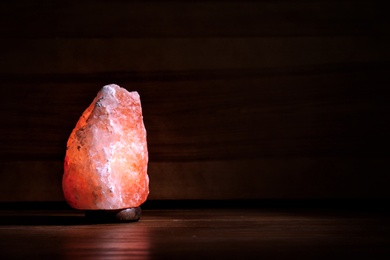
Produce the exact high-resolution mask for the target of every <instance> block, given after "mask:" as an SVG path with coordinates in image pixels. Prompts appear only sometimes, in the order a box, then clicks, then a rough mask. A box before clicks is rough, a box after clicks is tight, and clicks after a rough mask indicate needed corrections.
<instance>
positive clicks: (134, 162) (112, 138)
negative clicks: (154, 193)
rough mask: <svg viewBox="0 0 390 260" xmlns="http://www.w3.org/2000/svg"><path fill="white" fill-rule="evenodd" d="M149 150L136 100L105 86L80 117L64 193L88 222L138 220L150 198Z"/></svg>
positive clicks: (71, 141)
mask: <svg viewBox="0 0 390 260" xmlns="http://www.w3.org/2000/svg"><path fill="white" fill-rule="evenodd" d="M147 164H148V150H147V143H146V130H145V126H144V123H143V117H142V108H141V101H140V97H139V95H138V93H137V92H128V91H127V90H125V89H124V88H121V87H119V86H117V85H114V84H112V85H107V86H104V87H103V88H102V89H101V90H100V91H99V92H98V94H97V96H96V97H95V99H94V100H93V101H92V104H91V105H90V106H89V107H88V108H87V109H86V110H85V111H84V113H83V114H82V115H81V117H80V119H79V121H78V122H77V124H76V127H75V128H74V129H73V131H72V133H71V135H70V137H69V139H68V143H67V150H66V156H65V162H64V175H63V179H62V188H63V192H64V197H65V199H66V201H67V202H68V204H69V205H70V206H72V207H73V208H76V209H82V210H87V212H88V214H87V213H86V216H98V217H99V218H100V217H102V218H106V217H114V218H116V219H117V220H120V221H134V220H138V219H139V215H140V208H139V206H140V205H141V204H142V203H143V202H145V201H146V199H147V196H148V194H149V178H148V175H147Z"/></svg>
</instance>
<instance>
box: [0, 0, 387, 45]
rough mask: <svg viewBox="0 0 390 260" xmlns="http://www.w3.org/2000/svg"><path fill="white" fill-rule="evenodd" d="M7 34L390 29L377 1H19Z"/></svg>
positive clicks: (0, 31) (7, 8)
mask: <svg viewBox="0 0 390 260" xmlns="http://www.w3.org/2000/svg"><path fill="white" fill-rule="evenodd" d="M0 10H1V11H0V24H2V25H3V26H0V37H3V38H4V37H13V38H26V37H27V38H37V37H38V38H46V37H49V38H95V37H98V38H115V37H120V38H164V37H241V36H245V37H248V36H249V37H273V36H276V37H285V36H293V37H295V36H302V35H306V36H317V35H327V36H335V35H382V34H386V35H388V34H389V31H388V29H387V28H388V26H389V19H388V15H387V13H386V12H385V10H386V8H385V7H384V6H383V5H382V4H380V3H379V2H377V1H349V0H342V1H332V0H327V1H305V0H303V1H302V0H300V1H294V2H290V1H220V0H217V1H214V0H209V1H148V2H143V1H110V2H106V1H96V0H94V1H65V2H64V1H50V4H48V3H47V2H45V1H34V3H31V2H30V1H26V0H18V1H12V3H1V5H0Z"/></svg>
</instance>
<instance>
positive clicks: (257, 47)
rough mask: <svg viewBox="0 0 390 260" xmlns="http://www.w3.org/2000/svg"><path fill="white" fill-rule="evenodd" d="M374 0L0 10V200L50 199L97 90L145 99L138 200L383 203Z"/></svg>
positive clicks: (384, 124)
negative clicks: (145, 193)
mask: <svg viewBox="0 0 390 260" xmlns="http://www.w3.org/2000/svg"><path fill="white" fill-rule="evenodd" d="M385 11H386V9H385V8H384V7H383V6H381V5H379V4H378V3H377V2H375V1H368V0H366V1H346V0H342V1H331V0H328V1H321V0H315V1H304V0H301V1H266V0H263V1H238V0H237V1H233V0H231V1H221V0H220V1H217V0H209V1H162V0H161V1H147V2H145V1H27V0H15V1H8V2H1V3H0V37H1V39H0V59H1V62H0V87H1V88H0V90H1V102H0V118H1V128H0V201H61V200H63V197H62V191H61V177H62V170H63V168H62V163H63V162H62V161H63V157H64V154H65V148H66V141H67V138H68V136H69V134H70V132H71V130H72V128H73V127H74V125H75V123H76V122H77V120H78V117H79V116H80V115H81V113H82V112H83V110H84V109H85V108H86V107H87V106H88V105H89V103H90V102H91V101H92V99H93V98H94V96H95V95H96V93H97V92H98V90H99V89H100V88H101V87H102V86H104V85H106V84H109V83H117V84H119V85H121V86H122V87H125V88H127V89H128V90H137V91H138V92H139V93H140V95H141V99H142V103H143V111H144V120H145V125H146V128H147V131H148V146H149V152H150V164H149V176H150V189H151V191H150V199H269V198H275V199H297V198H303V199H315V198H390V189H389V187H388V186H389V183H390V177H389V173H390V167H389V159H390V153H389V141H388V140H389V138H388V133H389V125H390V124H389V112H390V103H389V101H390V100H389V95H388V94H386V93H387V89H388V88H389V87H390V85H389V83H390V79H389V75H390V74H389V72H390V51H389V46H390V38H389V36H390V30H389V28H390V27H389V26H390V22H389V18H388V14H387V13H386V12H385Z"/></svg>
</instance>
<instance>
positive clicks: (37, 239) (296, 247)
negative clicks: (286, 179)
mask: <svg viewBox="0 0 390 260" xmlns="http://www.w3.org/2000/svg"><path fill="white" fill-rule="evenodd" d="M15 220H17V221H15ZM0 221H1V222H0V242H1V243H0V257H2V258H3V259H10V258H26V257H27V258H29V257H34V258H47V257H50V258H53V259H54V258H55V259H63V258H66V259H67V258H72V259H86V258H91V259H92V258H93V259H107V258H110V259H123V258H130V259H184V258H185V259H199V258H206V259H210V258H223V259H238V258H249V259H260V258H272V259H286V258H293V259H318V258H326V259H345V258H354V259H367V258H371V259H372V258H373V259H386V258H387V257H388V256H389V254H390V249H389V248H390V247H389V236H390V226H389V221H388V215H386V214H373V213H366V212H359V211H357V212H348V211H345V210H344V211H329V210H315V211H313V210H302V209H298V210H297V209H295V210H291V209H290V210H283V209H282V210H281V209H277V210H275V209H274V210H267V209H265V210H264V209H262V210H247V209H234V210H232V209H219V210H215V209H197V210H186V209H180V210H145V211H144V212H143V216H142V217H141V220H140V221H139V222H136V223H129V224H120V225H118V224H103V225H91V224H88V223H86V222H85V220H84V217H83V216H82V215H81V214H80V213H75V212H61V211H57V212H56V211H40V212H39V211H36V212H22V213H20V212H19V213H16V214H15V212H14V213H13V212H3V213H2V214H1V215H0ZM7 223H8V224H10V225H7Z"/></svg>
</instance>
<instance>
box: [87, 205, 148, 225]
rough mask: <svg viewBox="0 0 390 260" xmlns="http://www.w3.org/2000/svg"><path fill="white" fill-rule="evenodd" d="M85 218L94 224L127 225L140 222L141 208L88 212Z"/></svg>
mask: <svg viewBox="0 0 390 260" xmlns="http://www.w3.org/2000/svg"><path fill="white" fill-rule="evenodd" d="M85 217H86V218H87V219H88V221H90V222H93V223H126V222H135V221H138V220H139V219H140V217H141V207H135V208H127V209H116V210H87V211H85Z"/></svg>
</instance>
